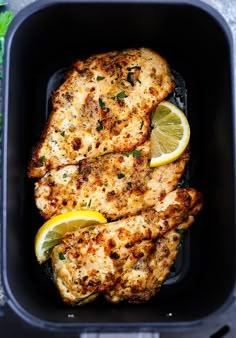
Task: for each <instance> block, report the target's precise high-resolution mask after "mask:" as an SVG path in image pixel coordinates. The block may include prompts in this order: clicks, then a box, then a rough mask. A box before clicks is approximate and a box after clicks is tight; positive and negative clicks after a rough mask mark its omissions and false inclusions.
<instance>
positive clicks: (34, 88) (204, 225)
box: [2, 0, 236, 331]
mask: <svg viewBox="0 0 236 338" xmlns="http://www.w3.org/2000/svg"><path fill="white" fill-rule="evenodd" d="M140 46H145V47H149V48H152V49H154V50H156V51H157V52H159V53H160V54H161V55H163V56H164V57H165V58H166V59H167V60H168V62H169V63H170V65H171V67H172V68H173V69H175V70H176V71H177V72H178V73H179V74H181V76H182V77H183V78H184V80H185V82H186V88H187V97H188V102H187V105H188V119H189V122H190V125H191V153H192V159H191V163H190V165H189V177H188V180H189V185H190V186H192V187H196V188H197V189H198V190H200V191H202V192H203V194H204V197H205V207H204V210H203V211H202V212H201V213H200V214H199V215H198V217H197V220H196V222H195V223H194V225H193V226H192V228H191V230H190V233H189V235H188V238H187V246H186V248H185V251H186V249H187V257H186V253H184V255H185V256H183V257H182V258H181V259H182V260H181V264H183V265H184V267H183V269H185V267H186V266H187V271H184V273H183V274H182V275H181V278H172V279H169V282H167V283H166V284H165V285H164V286H163V288H162V290H161V292H160V293H159V294H158V295H157V296H156V297H155V298H154V299H152V300H151V301H149V302H148V303H146V304H142V305H130V304H126V303H122V304H119V305H111V304H107V303H103V302H95V303H92V304H89V305H86V306H84V307H77V308H76V307H74V308H71V307H68V306H65V305H63V304H62V302H61V300H60V298H59V297H58V295H57V293H56V290H55V288H54V286H53V285H52V282H51V280H50V279H49V278H48V276H47V274H45V271H44V270H43V269H42V268H40V267H39V266H38V265H37V263H36V260H35V257H34V253H33V239H34V236H35V232H36V229H37V228H38V227H39V226H40V225H41V224H42V219H41V218H40V217H39V215H38V212H37V210H36V208H35V206H34V200H33V189H32V187H33V183H32V181H31V180H29V179H28V178H27V174H26V173H27V165H28V160H29V157H30V154H31V149H32V146H33V145H35V144H36V142H37V141H38V138H39V135H40V133H41V130H42V128H43V126H44V123H45V118H46V112H47V108H48V88H49V86H50V83H51V82H50V81H52V79H53V78H54V76H55V74H57V72H58V70H60V69H62V68H64V67H67V66H69V65H70V64H71V63H72V62H73V61H74V60H75V59H77V58H86V57H88V56H89V55H91V54H94V53H99V52H105V51H111V50H117V49H124V48H129V47H140ZM232 58H233V51H232V37H231V34H230V31H229V29H228V26H227V25H226V23H225V22H224V20H223V19H222V18H221V16H220V15H219V14H218V13H216V12H215V11H214V10H213V9H211V8H210V7H209V6H207V5H204V4H202V3H200V2H195V1H119V2H118V1H99V2H97V1H96V2H95V1H93V2H92V1H90V2H88V1H59V0H51V1H37V2H35V3H34V4H32V5H30V6H28V7H27V8H26V9H24V10H23V11H22V12H21V13H20V14H18V15H17V17H16V18H15V20H14V22H13V24H12V26H11V28H10V31H9V33H8V37H7V42H6V54H5V79H4V88H5V92H4V136H3V179H2V276H3V282H4V287H5V291H6V295H7V299H8V303H9V305H10V306H11V307H12V308H13V309H14V311H16V313H18V315H19V316H20V317H22V318H23V319H24V320H25V321H27V322H29V323H31V324H32V325H36V326H40V327H43V328H47V329H55V330H66V329H70V330H72V329H76V330H77V331H78V330H79V331H83V330H91V331H96V330H107V331H116V330H126V331H127V330H134V329H140V328H142V329H147V330H153V329H166V328H168V330H174V328H176V327H179V328H180V327H182V328H186V327H191V326H192V325H197V324H200V323H202V322H204V321H206V320H207V317H208V316H209V315H216V314H217V313H219V312H221V311H223V310H224V309H225V308H226V307H227V306H229V304H230V303H231V302H232V300H233V296H232V295H233V291H234V289H235V276H236V274H235V270H236V255H235V253H236V249H235V248H236V246H235V243H236V242H235V239H236V236H235V212H234V206H235V173H234V168H235V147H234V145H235V139H234V129H235V127H234V126H235V110H234V109H235V106H234V83H233V65H232ZM183 262H184V263H183ZM178 268H179V266H178ZM180 269H182V267H181V265H180ZM174 277H175V276H174Z"/></svg>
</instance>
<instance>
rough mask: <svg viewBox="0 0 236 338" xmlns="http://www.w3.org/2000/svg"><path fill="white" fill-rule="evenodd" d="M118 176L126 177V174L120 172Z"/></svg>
mask: <svg viewBox="0 0 236 338" xmlns="http://www.w3.org/2000/svg"><path fill="white" fill-rule="evenodd" d="M117 177H118V178H119V179H121V178H123V177H125V174H123V173H119V174H118V175H117Z"/></svg>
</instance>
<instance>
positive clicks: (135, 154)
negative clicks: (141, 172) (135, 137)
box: [132, 149, 141, 157]
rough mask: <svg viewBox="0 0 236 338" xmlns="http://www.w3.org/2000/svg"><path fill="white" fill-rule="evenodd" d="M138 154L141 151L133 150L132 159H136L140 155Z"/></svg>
mask: <svg viewBox="0 0 236 338" xmlns="http://www.w3.org/2000/svg"><path fill="white" fill-rule="evenodd" d="M140 153H141V150H137V149H134V150H133V151H132V154H133V157H138V156H139V155H140Z"/></svg>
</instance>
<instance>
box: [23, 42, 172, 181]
mask: <svg viewBox="0 0 236 338" xmlns="http://www.w3.org/2000/svg"><path fill="white" fill-rule="evenodd" d="M173 89H174V80H173V77H172V75H171V72H170V69H169V66H168V64H167V62H166V61H165V59H163V58H162V57H161V56H160V55H159V54H157V53H156V52H154V51H152V50H150V49H147V48H137V49H127V50H124V51H116V52H110V53H104V54H99V55H94V56H91V57H90V58H88V59H87V60H85V61H80V60H79V61H77V62H76V63H75V64H74V65H73V69H72V71H71V72H70V75H69V76H68V78H67V79H66V81H65V82H64V83H63V84H62V85H61V86H60V87H59V88H58V89H57V90H56V91H55V92H54V95H53V99H52V107H53V109H52V113H51V115H50V117H49V120H48V122H47V125H46V128H45V130H44V133H43V136H42V139H41V142H40V143H39V144H38V146H37V147H36V148H35V150H34V152H33V156H32V160H31V162H30V165H29V169H28V175H29V176H30V177H42V176H43V175H45V173H46V172H47V171H48V170H50V169H54V168H57V167H59V166H64V165H71V164H76V163H78V162H79V161H80V160H82V159H84V158H88V157H98V156H100V155H104V154H106V153H110V152H121V151H132V150H133V149H135V148H136V147H137V146H138V145H140V144H142V143H143V142H144V141H145V140H146V138H147V136H148V133H149V131H150V114H151V112H152V110H153V109H154V108H155V107H156V106H157V104H158V103H159V102H160V101H162V100H163V99H164V98H165V97H166V96H167V95H168V94H169V93H171V92H172V91H173Z"/></svg>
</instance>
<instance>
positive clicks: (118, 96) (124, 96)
mask: <svg viewBox="0 0 236 338" xmlns="http://www.w3.org/2000/svg"><path fill="white" fill-rule="evenodd" d="M116 97H117V99H118V100H120V99H125V98H126V97H128V96H127V95H126V94H125V92H120V93H119V94H117V95H116Z"/></svg>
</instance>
